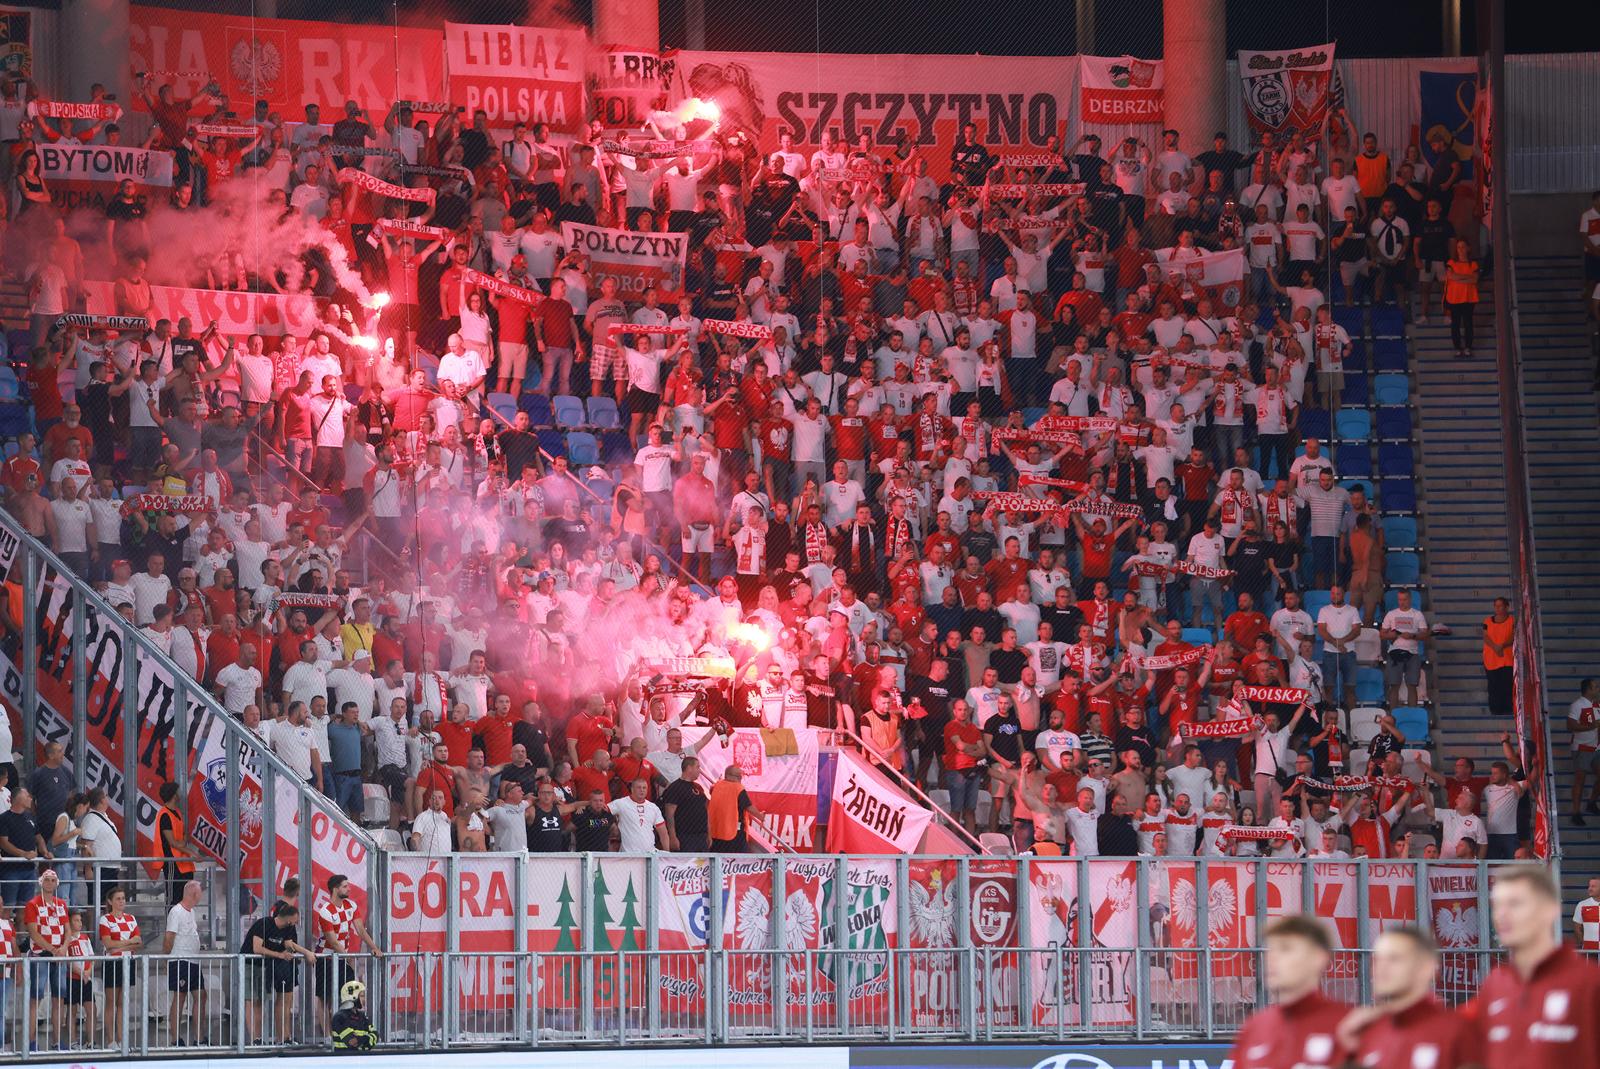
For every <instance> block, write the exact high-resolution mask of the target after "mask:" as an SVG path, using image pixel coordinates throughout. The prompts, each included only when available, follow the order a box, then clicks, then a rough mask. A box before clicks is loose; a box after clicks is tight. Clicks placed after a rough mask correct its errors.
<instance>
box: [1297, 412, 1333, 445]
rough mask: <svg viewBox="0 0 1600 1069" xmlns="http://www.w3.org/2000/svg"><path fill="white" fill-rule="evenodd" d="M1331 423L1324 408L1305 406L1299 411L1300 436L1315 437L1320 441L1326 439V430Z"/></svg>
mask: <svg viewBox="0 0 1600 1069" xmlns="http://www.w3.org/2000/svg"><path fill="white" fill-rule="evenodd" d="M1331 427H1332V423H1331V422H1330V420H1329V419H1328V410H1327V409H1326V408H1307V409H1302V410H1301V412H1300V437H1301V438H1317V439H1321V440H1322V441H1326V440H1327V439H1328V432H1329V430H1330V428H1331Z"/></svg>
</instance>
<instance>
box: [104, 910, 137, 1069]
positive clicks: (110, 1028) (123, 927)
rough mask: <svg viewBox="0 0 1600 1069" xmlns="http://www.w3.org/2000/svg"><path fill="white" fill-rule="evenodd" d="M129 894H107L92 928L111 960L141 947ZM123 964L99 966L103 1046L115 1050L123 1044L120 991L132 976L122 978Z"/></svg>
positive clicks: (106, 963)
mask: <svg viewBox="0 0 1600 1069" xmlns="http://www.w3.org/2000/svg"><path fill="white" fill-rule="evenodd" d="M127 907H128V893H127V892H126V891H124V890H123V889H122V888H120V887H113V888H112V889H111V890H110V891H109V892H108V893H107V894H106V912H105V915H104V916H102V917H101V918H100V923H99V924H97V925H96V926H95V932H96V934H97V935H99V937H100V950H101V952H102V953H104V954H107V955H109V956H111V957H113V958H127V957H132V956H133V955H134V954H135V953H136V952H138V951H139V950H140V949H141V948H142V947H143V946H144V938H143V937H142V936H140V934H139V918H138V917H135V916H134V915H133V914H132V913H129V912H128V908H127ZM123 969H124V963H123V962H121V961H107V962H103V963H101V965H100V982H101V984H102V985H103V986H104V987H105V993H106V1043H107V1045H109V1046H117V1045H120V1044H121V1042H122V991H123V988H124V986H125V984H124V982H123V981H124V980H125V979H128V978H130V977H131V976H132V975H134V973H133V970H131V969H130V970H129V974H128V976H124V974H123Z"/></svg>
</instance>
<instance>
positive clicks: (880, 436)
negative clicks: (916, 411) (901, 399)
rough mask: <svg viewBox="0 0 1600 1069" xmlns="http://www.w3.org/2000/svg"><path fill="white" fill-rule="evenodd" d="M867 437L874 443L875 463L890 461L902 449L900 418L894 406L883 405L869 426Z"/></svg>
mask: <svg viewBox="0 0 1600 1069" xmlns="http://www.w3.org/2000/svg"><path fill="white" fill-rule="evenodd" d="M867 437H868V438H869V439H870V440H871V442H872V459H873V462H874V463H882V462H883V461H885V460H890V459H892V458H893V457H894V455H895V453H897V452H899V449H900V418H899V417H898V416H896V415H895V411H894V406H893V405H888V404H886V405H883V406H882V407H880V408H879V409H878V414H877V415H876V416H873V417H872V419H871V421H869V422H868V424H867Z"/></svg>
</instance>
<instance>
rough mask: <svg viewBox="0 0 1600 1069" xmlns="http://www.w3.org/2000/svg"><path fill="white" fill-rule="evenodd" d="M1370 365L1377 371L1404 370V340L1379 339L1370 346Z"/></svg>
mask: <svg viewBox="0 0 1600 1069" xmlns="http://www.w3.org/2000/svg"><path fill="white" fill-rule="evenodd" d="M1372 363H1373V367H1374V369H1376V370H1378V371H1404V370H1405V369H1406V340H1405V339H1404V338H1379V339H1378V340H1377V341H1375V342H1373V344H1372Z"/></svg>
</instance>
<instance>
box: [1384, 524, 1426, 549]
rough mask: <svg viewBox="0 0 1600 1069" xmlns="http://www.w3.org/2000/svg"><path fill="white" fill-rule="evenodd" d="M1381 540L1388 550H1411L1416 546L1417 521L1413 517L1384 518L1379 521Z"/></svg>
mask: <svg viewBox="0 0 1600 1069" xmlns="http://www.w3.org/2000/svg"><path fill="white" fill-rule="evenodd" d="M1378 522H1379V525H1380V526H1381V527H1382V528H1383V540H1384V541H1385V542H1386V543H1388V546H1389V548H1390V549H1413V548H1415V546H1416V544H1417V521H1416V518H1415V517H1414V516H1384V517H1383V518H1382V519H1380V520H1379V521H1378Z"/></svg>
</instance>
